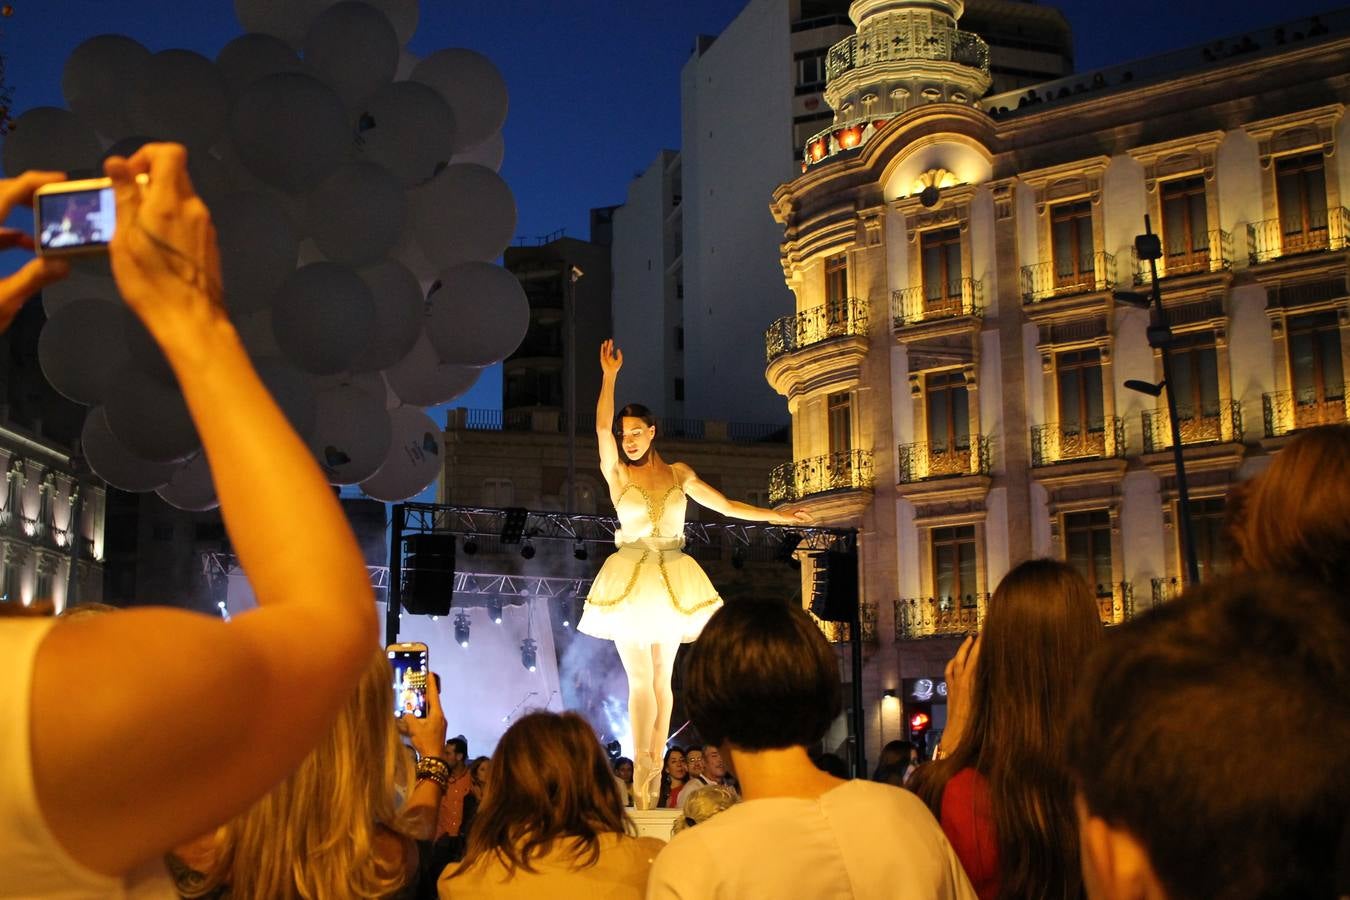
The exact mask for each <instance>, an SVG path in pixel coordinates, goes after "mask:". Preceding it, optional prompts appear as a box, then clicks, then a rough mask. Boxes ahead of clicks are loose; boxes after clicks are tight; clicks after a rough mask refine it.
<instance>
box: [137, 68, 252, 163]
mask: <svg viewBox="0 0 1350 900" xmlns="http://www.w3.org/2000/svg"><path fill="white" fill-rule="evenodd" d="M130 94H131V96H129V97H127V113H128V114H129V115H130V117H131V124H132V126H133V127H134V128H135V130H136V131H137V132H139V133H140V134H148V135H154V136H155V138H156V139H158V140H162V141H174V142H175V143H179V144H185V145H186V146H188V147H192V148H201V149H202V151H203V152H204V151H205V149H206V148H207V147H209V146H211V143H212V142H213V141H214V140H215V139H216V137H217V135H219V134H220V133H221V132H222V131H223V130H224V128H225V115H226V113H227V112H228V111H229V99H228V97H227V96H226V93H225V79H224V78H223V77H221V74H220V71H219V70H217V69H216V67H215V66H214V65H212V63H211V60H209V59H207V58H206V57H204V56H202V55H201V54H199V53H193V52H192V51H191V50H165V51H163V52H162V53H156V54H155V55H153V56H151V57H150V59H149V60H147V61H146V63H145V64H144V65H143V66H141V69H140V77H139V78H138V79H137V81H136V82H134V83H133V85H131V91H130Z"/></svg>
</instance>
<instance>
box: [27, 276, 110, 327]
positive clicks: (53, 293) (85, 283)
mask: <svg viewBox="0 0 1350 900" xmlns="http://www.w3.org/2000/svg"><path fill="white" fill-rule="evenodd" d="M90 299H93V300H102V301H103V302H104V303H107V304H110V305H115V306H118V307H120V306H121V305H122V295H121V294H119V293H118V292H117V282H115V281H113V280H112V279H111V278H109V277H107V276H104V275H91V274H89V273H88V272H83V271H80V270H79V269H71V270H70V274H69V275H67V276H66V277H65V278H62V279H61V280H60V281H57V282H54V283H52V284H49V285H47V286H46V287H44V288H43V289H42V308H43V310H44V311H45V312H46V313H47V318H48V319H51V318H54V317H55V316H56V314H57V313H59V312H60V311H61V310H62V309H63V308H65V307H66V306H68V305H70V304H71V303H74V302H76V301H77V300H90Z"/></svg>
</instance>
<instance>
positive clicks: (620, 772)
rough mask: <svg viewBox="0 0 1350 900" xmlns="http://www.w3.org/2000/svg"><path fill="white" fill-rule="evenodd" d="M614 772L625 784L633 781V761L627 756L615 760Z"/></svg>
mask: <svg viewBox="0 0 1350 900" xmlns="http://www.w3.org/2000/svg"><path fill="white" fill-rule="evenodd" d="M614 774H615V775H616V776H618V779H619V780H620V781H622V782H623V783H624V784H632V783H633V761H632V760H631V759H629V758H628V757H626V756H620V757H619V758H618V759H616V760H614Z"/></svg>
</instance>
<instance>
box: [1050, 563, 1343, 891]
mask: <svg viewBox="0 0 1350 900" xmlns="http://www.w3.org/2000/svg"><path fill="white" fill-rule="evenodd" d="M1342 603H1343V600H1342V599H1341V598H1339V597H1338V596H1336V595H1335V594H1332V593H1330V592H1329V591H1327V589H1326V588H1324V587H1322V586H1317V585H1310V584H1299V583H1298V582H1296V581H1294V580H1292V579H1291V578H1290V577H1287V576H1285V577H1278V578H1276V577H1266V578H1257V577H1253V576H1251V575H1250V574H1248V575H1246V576H1244V577H1243V578H1242V579H1241V580H1238V579H1232V580H1222V581H1217V582H1211V583H1207V584H1205V585H1202V586H1200V587H1197V588H1194V589H1192V590H1191V591H1188V592H1187V593H1186V595H1185V596H1183V597H1182V598H1181V599H1179V600H1177V601H1176V602H1174V603H1170V604H1167V605H1166V606H1164V607H1162V608H1160V609H1158V610H1157V611H1155V612H1154V613H1151V614H1149V615H1148V616H1145V617H1143V618H1141V619H1138V620H1136V621H1134V622H1132V623H1130V624H1128V625H1125V626H1123V627H1121V628H1120V629H1118V633H1117V634H1115V635H1113V636H1112V639H1110V640H1108V641H1106V642H1105V643H1104V644H1103V645H1102V646H1101V647H1100V648H1099V649H1098V651H1097V652H1096V653H1095V654H1094V655H1093V657H1092V658H1091V660H1090V662H1089V664H1088V666H1087V668H1086V672H1085V673H1084V676H1083V679H1082V682H1081V687H1080V690H1079V693H1078V695H1077V697H1076V698H1075V701H1074V703H1073V704H1072V706H1071V712H1070V715H1069V720H1068V726H1067V729H1066V732H1067V735H1068V765H1069V769H1070V771H1071V773H1072V775H1073V778H1074V780H1075V782H1076V785H1077V788H1078V790H1079V792H1080V794H1081V795H1082V797H1083V800H1084V802H1085V803H1086V806H1087V809H1088V811H1089V812H1090V814H1091V815H1093V816H1096V817H1099V818H1101V819H1103V820H1105V821H1106V822H1108V823H1110V824H1111V825H1113V826H1114V827H1117V828H1121V829H1123V830H1125V831H1128V832H1129V833H1130V834H1131V835H1133V836H1134V837H1135V838H1136V839H1137V840H1139V842H1140V843H1141V844H1142V845H1143V847H1144V848H1145V850H1146V851H1147V853H1148V855H1149V858H1150V860H1151V862H1152V865H1153V869H1154V871H1155V872H1156V873H1157V876H1158V878H1159V880H1160V881H1161V882H1162V884H1163V886H1164V888H1165V889H1166V891H1167V894H1168V896H1169V897H1171V898H1172V900H1192V898H1194V900H1200V898H1213V897H1222V898H1224V900H1246V898H1253V900H1254V898H1258V897H1331V896H1333V888H1332V878H1333V868H1334V866H1333V860H1334V859H1335V855H1336V848H1337V844H1338V842H1339V840H1340V837H1341V834H1342V832H1343V830H1344V829H1345V828H1346V827H1347V824H1350V822H1348V819H1347V810H1350V767H1348V766H1346V765H1345V759H1346V748H1347V747H1350V622H1347V621H1346V619H1345V618H1344V617H1343V615H1342V614H1341V612H1340V610H1339V609H1338V606H1339V605H1340V604H1342ZM1262 734H1266V735H1277V736H1279V739H1280V741H1281V743H1279V744H1278V749H1277V753H1278V754H1279V757H1280V759H1279V760H1278V761H1276V762H1272V760H1271V759H1270V750H1269V747H1268V742H1267V741H1261V740H1252V736H1253V735H1262Z"/></svg>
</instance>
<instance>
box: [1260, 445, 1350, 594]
mask: <svg viewBox="0 0 1350 900" xmlns="http://www.w3.org/2000/svg"><path fill="white" fill-rule="evenodd" d="M1241 507H1242V508H1241V513H1240V521H1239V524H1238V527H1237V528H1236V529H1235V537H1236V540H1237V543H1238V549H1239V552H1240V553H1241V557H1242V559H1241V563H1242V566H1243V567H1244V568H1246V569H1248V570H1251V571H1256V572H1283V573H1293V572H1300V573H1305V574H1306V575H1308V576H1310V577H1314V578H1317V579H1319V580H1320V581H1321V582H1322V583H1323V584H1329V585H1335V586H1341V585H1344V584H1345V583H1346V581H1347V579H1350V425H1324V426H1322V427H1320V428H1311V429H1309V430H1308V431H1304V432H1302V433H1300V434H1299V435H1297V436H1296V437H1295V438H1294V439H1293V440H1291V441H1290V442H1289V443H1288V444H1286V445H1285V447H1284V449H1282V450H1281V451H1280V452H1279V453H1277V454H1275V458H1274V460H1272V461H1271V463H1270V466H1269V467H1267V468H1266V470H1265V471H1264V472H1262V473H1261V474H1260V475H1258V476H1257V477H1256V478H1255V479H1253V480H1252V481H1251V482H1249V483H1248V484H1247V485H1246V486H1245V489H1244V490H1243V491H1242V495H1241Z"/></svg>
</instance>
